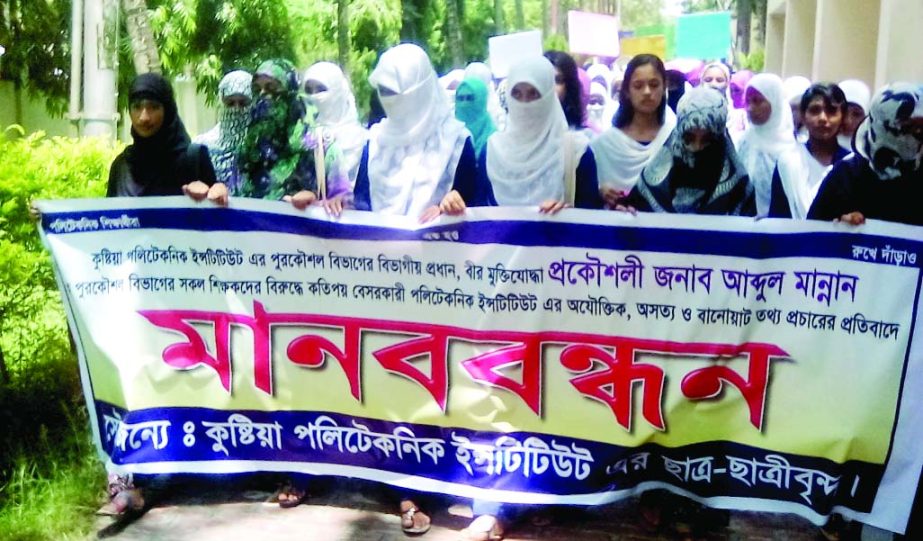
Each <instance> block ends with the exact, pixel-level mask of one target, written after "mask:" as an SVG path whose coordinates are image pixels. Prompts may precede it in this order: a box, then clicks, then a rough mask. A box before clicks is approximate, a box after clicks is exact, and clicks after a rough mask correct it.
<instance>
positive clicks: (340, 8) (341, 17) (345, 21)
mask: <svg viewBox="0 0 923 541" xmlns="http://www.w3.org/2000/svg"><path fill="white" fill-rule="evenodd" d="M337 59H338V60H339V63H340V66H341V67H342V68H343V69H344V70H345V69H347V68H348V67H349V0H337Z"/></svg>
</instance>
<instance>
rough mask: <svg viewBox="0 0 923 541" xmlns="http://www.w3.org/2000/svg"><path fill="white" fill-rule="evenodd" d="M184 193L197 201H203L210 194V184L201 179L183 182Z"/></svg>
mask: <svg viewBox="0 0 923 541" xmlns="http://www.w3.org/2000/svg"><path fill="white" fill-rule="evenodd" d="M183 193H184V194H186V195H188V196H189V197H191V198H192V199H193V200H195V201H201V200H203V199H205V198H206V197H207V196H208V184H205V183H204V182H202V181H201V180H197V181H195V182H190V183H189V184H183Z"/></svg>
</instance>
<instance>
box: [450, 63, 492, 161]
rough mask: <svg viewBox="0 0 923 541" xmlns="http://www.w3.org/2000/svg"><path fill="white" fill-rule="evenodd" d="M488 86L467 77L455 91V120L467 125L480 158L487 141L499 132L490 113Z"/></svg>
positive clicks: (476, 79)
mask: <svg viewBox="0 0 923 541" xmlns="http://www.w3.org/2000/svg"><path fill="white" fill-rule="evenodd" d="M488 99H489V92H488V88H487V85H485V84H484V82H483V81H481V80H480V79H478V78H476V77H466V78H465V79H464V80H463V81H462V82H461V84H460V85H458V88H457V89H456V90H455V118H457V119H458V120H461V121H462V122H464V123H465V127H466V128H468V131H469V132H471V142H472V143H473V144H474V153H475V154H476V155H477V156H478V157H480V156H481V154H483V153H484V147H486V146H487V139H488V138H489V137H490V136H491V135H492V134H493V133H494V132H495V131H497V128H496V127H495V126H494V121H493V119H492V118H491V115H490V112H489V111H488V108H487V105H488Z"/></svg>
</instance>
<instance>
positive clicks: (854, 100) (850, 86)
mask: <svg viewBox="0 0 923 541" xmlns="http://www.w3.org/2000/svg"><path fill="white" fill-rule="evenodd" d="M837 86H839V87H840V90H842V91H843V94H844V95H845V96H846V103H849V104H855V105H858V106H859V107H861V108H862V112H863V113H865V115H866V116H868V114H869V104H870V103H871V102H872V92H871V91H870V90H869V87H868V85H866V84H865V83H863V82H862V81H860V80H858V79H846V80H845V81H843V82H842V83H840V84H839V85H837ZM836 140H837V142H838V143H840V146H841V147H843V148H845V149H846V150H850V151H851V150H852V135H851V134H850V135H847V134H845V133H841V134H839V135H837V136H836Z"/></svg>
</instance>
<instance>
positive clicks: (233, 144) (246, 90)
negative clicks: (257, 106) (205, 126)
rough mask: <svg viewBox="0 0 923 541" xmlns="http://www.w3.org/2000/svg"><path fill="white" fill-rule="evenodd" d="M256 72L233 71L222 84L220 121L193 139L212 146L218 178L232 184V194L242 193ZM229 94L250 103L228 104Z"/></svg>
mask: <svg viewBox="0 0 923 541" xmlns="http://www.w3.org/2000/svg"><path fill="white" fill-rule="evenodd" d="M252 84H253V76H252V75H250V74H249V73H247V72H246V71H239V70H238V71H232V72H230V73H228V74H227V75H225V76H224V78H223V79H221V82H220V83H219V84H218V107H219V109H218V124H217V125H215V127H214V128H212V129H210V130H208V131H207V132H205V133H203V134H200V135H198V136H196V138H195V139H194V140H193V142H195V143H198V144H201V145H205V146H207V147H208V154H209V156H210V157H211V159H212V165H214V167H215V178H216V179H217V180H218V182H221V183H224V184H225V185H226V186H227V187H228V192H229V193H230V194H231V195H235V196H236V195H239V194H240V188H241V174H240V168H239V167H238V155H239V154H240V150H241V148H242V146H243V144H244V138H245V137H246V135H247V125H248V124H249V123H250V109H251V108H252V100H253V92H252ZM229 96H244V97H246V98H247V101H248V103H247V105H246V106H244V107H228V106H227V105H225V104H224V99H225V98H227V97H229Z"/></svg>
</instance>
